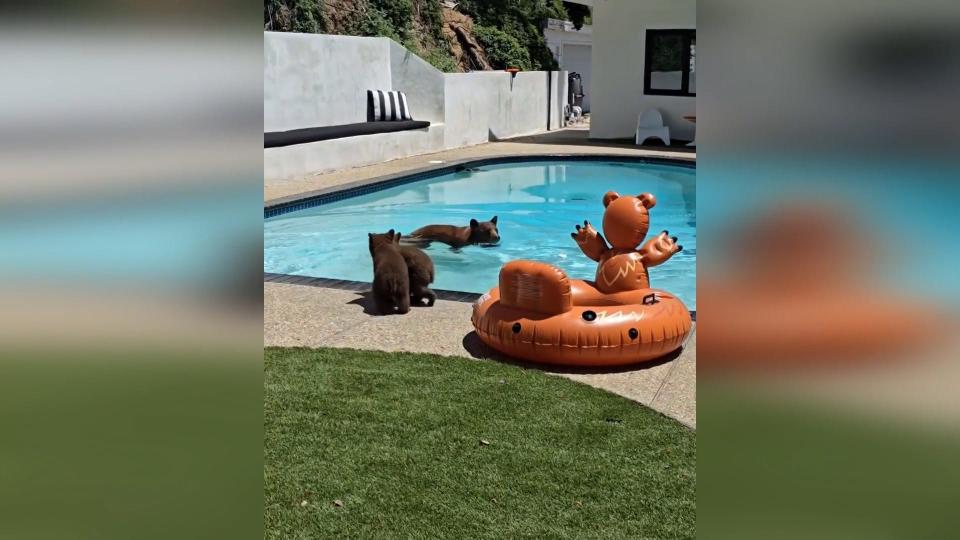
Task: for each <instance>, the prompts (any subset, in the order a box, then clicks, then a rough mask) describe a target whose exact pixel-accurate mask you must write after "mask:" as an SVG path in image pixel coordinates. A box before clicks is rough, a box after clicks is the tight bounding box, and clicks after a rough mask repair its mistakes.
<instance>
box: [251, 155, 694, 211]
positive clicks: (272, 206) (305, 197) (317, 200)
mask: <svg viewBox="0 0 960 540" xmlns="http://www.w3.org/2000/svg"><path fill="white" fill-rule="evenodd" d="M528 161H621V162H630V163H649V164H653V165H672V166H678V167H685V168H688V169H696V168H697V163H696V160H694V159H682V158H661V157H648V156H623V155H617V154H530V155H511V156H491V157H484V158H477V159H464V160H458V161H449V162H446V163H444V164H442V165H436V166H431V167H424V168H422V169H415V170H412V171H406V172H403V173H398V174H391V175H385V176H379V177H375V178H371V179H366V180H361V181H358V182H351V183H348V184H344V185H340V186H336V187H333V188H328V189H322V190H317V191H310V192H307V193H299V194H297V195H293V196H290V197H281V198H279V199H273V200H270V201H267V202H266V203H265V204H264V207H263V219H270V218H273V217H277V216H280V215H283V214H288V213H290V212H296V211H298V210H306V209H308V208H314V207H317V206H322V205H324V204H330V203H333V202H337V201H342V200H344V199H349V198H352V197H359V196H361V195H367V194H369V193H374V192H377V191H383V190H385V189H389V188H392V187H395V186H400V185H404V184H409V183H412V182H419V181H420V180H426V179H428V178H434V177H436V176H440V175H443V174H447V173H451V172H456V171H457V169H459V168H462V167H482V166H484V165H496V164H501V163H523V162H528Z"/></svg>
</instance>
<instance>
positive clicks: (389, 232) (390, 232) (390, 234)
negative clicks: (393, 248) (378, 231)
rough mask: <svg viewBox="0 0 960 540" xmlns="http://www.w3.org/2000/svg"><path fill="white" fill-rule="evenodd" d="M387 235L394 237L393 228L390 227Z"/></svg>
mask: <svg viewBox="0 0 960 540" xmlns="http://www.w3.org/2000/svg"><path fill="white" fill-rule="evenodd" d="M387 236H389V237H390V238H393V229H390V230H389V231H387Z"/></svg>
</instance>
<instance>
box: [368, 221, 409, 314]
mask: <svg viewBox="0 0 960 540" xmlns="http://www.w3.org/2000/svg"><path fill="white" fill-rule="evenodd" d="M368 236H369V243H370V256H371V257H373V301H374V303H375V304H376V306H377V311H379V312H380V314H381V315H389V314H393V313H407V312H408V311H410V276H409V274H408V272H407V263H406V261H404V259H403V255H401V254H400V247H399V246H398V245H397V242H398V241H399V237H397V235H396V234H395V233H394V231H393V229H390V230H389V231H387V232H386V233H385V234H373V233H370V234H369V235H368Z"/></svg>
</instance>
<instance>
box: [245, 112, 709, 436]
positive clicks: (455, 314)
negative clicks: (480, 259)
mask: <svg viewBox="0 0 960 540" xmlns="http://www.w3.org/2000/svg"><path fill="white" fill-rule="evenodd" d="M533 154H613V155H630V156H646V157H668V158H679V159H689V160H694V159H696V154H695V153H694V152H693V151H692V150H691V149H689V148H684V147H670V148H664V147H641V148H637V147H636V146H634V145H633V144H631V143H629V142H608V141H590V140H588V139H587V131H586V130H585V129H583V128H579V129H577V128H573V129H565V130H558V131H553V132H550V133H544V134H540V135H534V136H528V137H520V138H516V139H509V140H505V141H497V142H492V143H488V144H483V145H479V146H472V147H467V148H458V149H455V150H448V151H444V152H438V153H436V154H429V155H422V156H414V157H409V158H404V159H398V160H395V161H390V162H387V163H381V164H376V165H369V166H366V167H358V168H355V169H348V170H344V171H336V172H331V173H326V174H321V175H316V176H311V177H308V178H304V179H300V180H297V181H282V182H281V181H278V182H269V183H265V185H264V200H265V201H271V200H275V199H279V198H283V197H289V196H291V195H297V194H300V193H306V192H310V191H315V190H321V189H330V188H335V187H337V186H340V185H346V184H352V183H355V182H362V181H365V180H368V179H369V180H371V181H373V180H374V179H376V178H378V177H381V176H384V175H389V174H398V173H402V172H405V171H413V170H417V169H422V168H423V167H425V166H429V165H430V162H431V161H445V162H448V161H457V160H462V159H470V158H482V157H490V156H502V155H533ZM263 297H264V298H263V300H264V310H263V318H264V321H263V340H264V345H265V346H290V347H339V348H356V349H378V350H384V351H407V352H422V353H434V354H442V355H448V356H461V357H466V358H475V359H494V360H497V361H504V362H510V363H516V362H513V361H512V360H509V359H506V358H504V357H503V356H502V355H499V354H497V353H496V352H495V351H492V350H490V349H489V348H488V347H486V346H485V345H484V344H483V343H482V342H480V340H479V339H478V338H477V337H476V334H474V333H473V327H472V326H471V324H470V315H471V309H472V308H471V304H470V303H469V302H458V301H448V300H438V301H437V303H436V305H434V306H433V307H431V308H415V309H413V310H411V313H409V314H407V315H405V316H389V317H380V316H374V315H371V314H369V313H368V311H369V310H368V309H367V305H368V304H367V302H368V300H367V298H366V295H365V294H364V293H362V292H356V291H349V290H340V289H333V288H325V287H317V286H310V285H304V284H289V283H276V282H265V283H264V284H263ZM518 365H521V366H523V367H529V368H532V369H544V368H541V367H537V366H532V365H524V364H518ZM544 371H546V372H547V373H551V374H554V375H557V376H561V377H566V378H569V379H572V380H575V381H578V382H581V383H584V384H588V385H590V386H594V387H597V388H601V389H604V390H607V391H609V392H612V393H615V394H618V395H621V396H623V397H625V398H628V399H631V400H633V401H636V402H638V403H641V404H643V405H646V406H648V407H651V408H653V409H655V410H657V411H659V412H661V413H663V414H665V415H667V416H670V417H672V418H675V419H677V420H678V421H680V422H682V423H684V424H686V425H687V426H690V427H691V428H696V326H694V332H693V335H692V336H691V338H690V340H689V341H688V342H687V345H686V346H685V347H684V349H683V350H682V351H681V352H680V354H679V355H675V356H674V357H672V358H669V359H666V360H662V361H657V362H652V363H648V364H642V365H640V366H636V367H631V368H630V369H627V370H617V371H606V372H584V371H559V370H550V369H544Z"/></svg>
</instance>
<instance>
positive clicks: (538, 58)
mask: <svg viewBox="0 0 960 540" xmlns="http://www.w3.org/2000/svg"><path fill="white" fill-rule="evenodd" d="M453 4H455V5H456V7H455V8H453V9H451V8H449V7H446V6H447V5H453ZM588 16H589V11H587V8H585V7H583V6H580V5H579V4H568V3H565V2H562V1H561V0H461V1H459V2H442V1H441V0H264V5H263V24H264V29H265V30H272V31H279V32H306V33H325V34H341V35H351V36H386V37H389V38H391V39H394V40H395V41H397V42H399V43H402V44H403V45H404V46H405V47H407V48H408V49H410V50H412V51H414V52H415V53H417V54H418V55H420V56H421V57H423V58H424V59H425V60H427V61H428V62H430V63H431V64H433V65H434V66H436V67H437V68H438V69H441V70H443V71H448V72H453V71H476V70H490V69H504V68H507V67H516V68H519V69H523V70H533V69H556V67H557V66H556V61H555V60H554V58H553V55H552V54H551V53H550V51H549V50H548V49H547V46H546V43H545V42H544V39H543V32H542V30H541V29H542V28H543V25H544V24H545V22H546V20H547V18H557V19H569V20H572V21H574V23H575V24H577V25H580V24H582V23H583V20H584V18H585V17H588Z"/></svg>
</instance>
